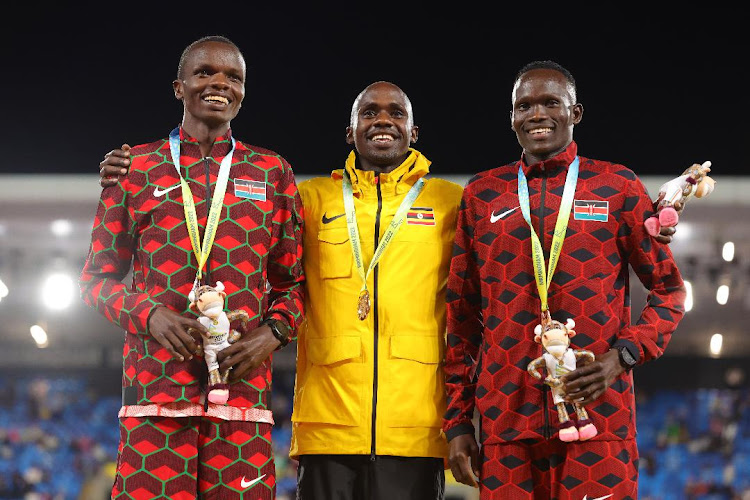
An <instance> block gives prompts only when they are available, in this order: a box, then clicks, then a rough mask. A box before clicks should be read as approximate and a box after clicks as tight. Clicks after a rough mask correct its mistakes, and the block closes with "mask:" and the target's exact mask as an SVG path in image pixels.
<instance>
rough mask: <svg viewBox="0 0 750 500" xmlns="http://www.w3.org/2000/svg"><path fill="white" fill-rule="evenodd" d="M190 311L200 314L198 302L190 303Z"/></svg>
mask: <svg viewBox="0 0 750 500" xmlns="http://www.w3.org/2000/svg"><path fill="white" fill-rule="evenodd" d="M190 310H191V311H193V312H194V313H197V312H198V303H197V302H191V303H190Z"/></svg>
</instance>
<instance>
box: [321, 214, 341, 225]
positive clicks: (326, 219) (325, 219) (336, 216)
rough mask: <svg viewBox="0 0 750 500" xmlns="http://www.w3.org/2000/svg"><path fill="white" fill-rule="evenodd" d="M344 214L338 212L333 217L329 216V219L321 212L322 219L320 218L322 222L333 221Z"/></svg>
mask: <svg viewBox="0 0 750 500" xmlns="http://www.w3.org/2000/svg"><path fill="white" fill-rule="evenodd" d="M344 215H345V214H338V215H334V216H333V217H331V218H330V219H329V218H328V217H326V214H323V219H322V221H323V224H328V223H329V222H333V221H335V220H336V219H338V218H339V217H343V216H344Z"/></svg>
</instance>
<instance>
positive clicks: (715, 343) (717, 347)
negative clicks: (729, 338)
mask: <svg viewBox="0 0 750 500" xmlns="http://www.w3.org/2000/svg"><path fill="white" fill-rule="evenodd" d="M723 343H724V337H723V336H722V335H721V334H720V333H714V334H713V335H711V343H710V344H709V349H711V354H713V355H714V356H718V355H719V354H721V345H722V344H723Z"/></svg>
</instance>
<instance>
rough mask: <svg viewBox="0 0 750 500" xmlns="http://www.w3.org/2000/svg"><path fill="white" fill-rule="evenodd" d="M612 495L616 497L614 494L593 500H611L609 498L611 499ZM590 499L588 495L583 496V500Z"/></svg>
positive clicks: (593, 499)
mask: <svg viewBox="0 0 750 500" xmlns="http://www.w3.org/2000/svg"><path fill="white" fill-rule="evenodd" d="M612 495H614V493H610V494H609V495H607V496H604V497H599V498H592V499H591V500H604V499H605V498H609V497H611V496H612ZM588 498H589V496H588V495H583V500H588Z"/></svg>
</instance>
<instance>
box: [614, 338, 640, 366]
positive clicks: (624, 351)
mask: <svg viewBox="0 0 750 500" xmlns="http://www.w3.org/2000/svg"><path fill="white" fill-rule="evenodd" d="M616 349H617V352H619V354H620V364H621V365H622V367H623V368H625V371H628V372H629V371H630V370H632V369H633V367H634V366H635V365H636V363H638V360H636V359H635V357H633V354H631V352H630V349H628V348H627V347H625V346H624V345H621V346H617V347H616Z"/></svg>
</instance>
